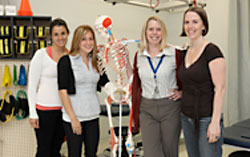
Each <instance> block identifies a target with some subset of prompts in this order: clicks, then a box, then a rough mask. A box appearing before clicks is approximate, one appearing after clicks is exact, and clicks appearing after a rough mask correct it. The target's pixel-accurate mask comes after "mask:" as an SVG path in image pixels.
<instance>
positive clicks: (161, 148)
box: [139, 98, 181, 157]
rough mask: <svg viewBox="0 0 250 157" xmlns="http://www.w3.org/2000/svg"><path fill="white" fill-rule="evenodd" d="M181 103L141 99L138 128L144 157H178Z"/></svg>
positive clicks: (165, 99) (168, 100) (167, 100)
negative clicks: (139, 128)
mask: <svg viewBox="0 0 250 157" xmlns="http://www.w3.org/2000/svg"><path fill="white" fill-rule="evenodd" d="M180 105H181V101H180V100H179V101H173V100H170V99H168V98H163V99H146V98H142V101H141V106H140V115H139V116H140V127H141V134H142V143H143V148H144V156H145V157H178V147H179V146H178V145H179V136H180V130H181V124H180V110H181V106H180Z"/></svg>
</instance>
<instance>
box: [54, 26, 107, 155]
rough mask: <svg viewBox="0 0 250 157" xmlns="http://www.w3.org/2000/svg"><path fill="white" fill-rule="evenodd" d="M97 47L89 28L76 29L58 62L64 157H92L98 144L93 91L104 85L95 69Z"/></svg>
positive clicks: (97, 105)
mask: <svg viewBox="0 0 250 157" xmlns="http://www.w3.org/2000/svg"><path fill="white" fill-rule="evenodd" d="M96 53H97V46H96V38H95V34H94V31H93V29H92V28H91V27H90V26H88V25H82V26H79V27H78V28H77V29H76V30H75V32H74V36H73V40H72V45H71V50H70V54H69V55H66V56H64V57H62V58H61V59H60V61H59V63H58V86H59V95H60V97H61V100H62V104H63V110H62V111H63V125H64V130H65V134H66V137H67V144H68V156H69V157H80V156H81V154H82V142H84V148H85V156H86V157H95V156H96V153H97V148H98V143H99V113H100V107H99V100H98V96H97V90H99V91H100V89H101V86H104V85H105V84H106V83H107V82H108V78H107V76H106V75H105V74H104V75H102V76H100V75H99V72H98V69H97V58H96Z"/></svg>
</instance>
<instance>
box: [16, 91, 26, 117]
mask: <svg viewBox="0 0 250 157" xmlns="http://www.w3.org/2000/svg"><path fill="white" fill-rule="evenodd" d="M21 94H22V97H23V98H20V95H21ZM16 100H17V103H19V109H22V113H21V114H19V109H18V111H17V113H16V115H15V116H16V119H17V120H21V119H24V118H26V117H27V116H28V114H29V110H28V109H29V108H28V100H27V94H26V92H25V91H24V90H22V89H20V90H18V91H17V93H16ZM20 115H21V116H20Z"/></svg>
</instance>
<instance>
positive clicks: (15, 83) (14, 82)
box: [13, 64, 18, 86]
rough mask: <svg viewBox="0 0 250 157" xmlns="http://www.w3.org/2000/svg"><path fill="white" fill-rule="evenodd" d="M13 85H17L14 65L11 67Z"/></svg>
mask: <svg viewBox="0 0 250 157" xmlns="http://www.w3.org/2000/svg"><path fill="white" fill-rule="evenodd" d="M13 84H14V85H15V86H16V85H17V84H18V83H17V72H16V65H15V64H14V65H13Z"/></svg>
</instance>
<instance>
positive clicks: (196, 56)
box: [179, 7, 226, 157]
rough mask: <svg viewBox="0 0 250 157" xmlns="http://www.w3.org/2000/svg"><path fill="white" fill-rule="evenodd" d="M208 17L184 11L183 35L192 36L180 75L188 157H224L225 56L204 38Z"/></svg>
mask: <svg viewBox="0 0 250 157" xmlns="http://www.w3.org/2000/svg"><path fill="white" fill-rule="evenodd" d="M207 32H208V20H207V15H206V12H205V10H204V9H202V8H198V7H191V8H189V9H188V10H187V11H186V12H185V13H184V19H183V32H182V34H181V36H187V37H188V38H189V39H190V46H189V47H188V49H187V50H186V51H184V52H183V54H182V55H181V56H182V64H181V66H180V70H179V77H180V80H181V82H182V85H183V93H182V116H181V121H182V128H183V131H184V138H185V142H186V146H187V150H188V155H189V157H201V156H202V157H221V156H222V147H221V146H222V143H223V138H222V128H223V119H222V116H221V115H222V114H221V111H222V106H223V103H224V91H225V73H226V67H225V59H224V57H223V54H222V53H221V51H220V49H219V48H218V47H217V46H216V45H215V44H213V43H211V42H208V41H207V40H205V39H204V36H205V35H206V34H207Z"/></svg>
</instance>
